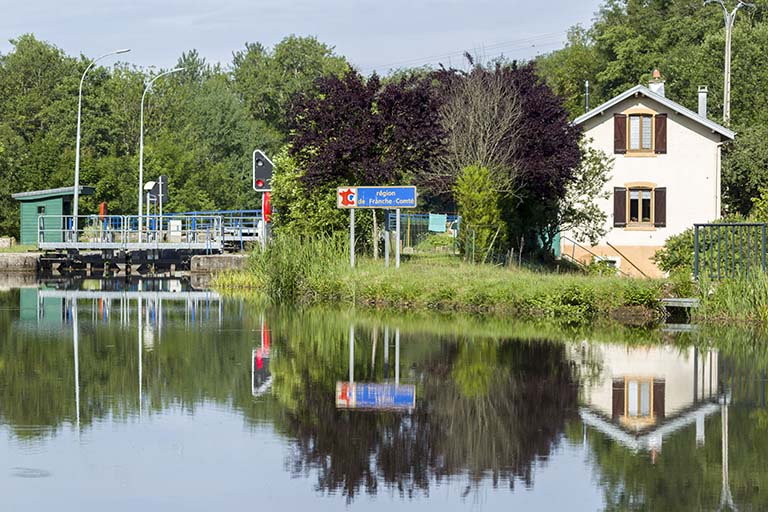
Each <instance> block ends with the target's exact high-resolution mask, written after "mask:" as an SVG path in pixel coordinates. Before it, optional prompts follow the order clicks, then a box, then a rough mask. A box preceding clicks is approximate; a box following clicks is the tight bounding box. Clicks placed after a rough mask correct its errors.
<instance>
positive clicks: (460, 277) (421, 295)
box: [214, 237, 663, 322]
mask: <svg viewBox="0 0 768 512" xmlns="http://www.w3.org/2000/svg"><path fill="white" fill-rule="evenodd" d="M348 250H349V246H348V244H347V242H346V240H345V238H344V237H338V238H336V237H313V238H301V239H300V238H295V237H291V238H288V237H277V238H276V239H275V240H274V242H273V243H272V244H270V246H269V247H268V248H267V249H266V250H264V251H262V250H256V251H255V252H254V253H253V256H252V260H251V266H250V269H249V270H248V272H247V273H246V274H243V275H238V274H230V275H224V276H222V277H220V278H217V279H216V280H215V282H214V286H216V287H218V288H223V289H230V290H231V289H238V288H240V289H242V288H252V289H254V290H256V291H258V292H259V293H260V294H262V295H263V296H265V297H267V298H268V300H270V301H271V302H273V303H275V304H289V305H290V304H301V305H309V304H336V305H338V304H348V305H356V306H363V307H370V308H383V309H392V310H398V311H418V310H421V311H425V310H433V311H444V312H452V311H456V312H461V311H463V312H471V313H493V314H502V315H515V316H517V317H520V318H553V319H557V320H560V321H565V322H583V321H588V320H592V319H594V318H596V317H600V316H603V317H607V316H610V315H612V314H614V313H617V312H622V313H623V314H626V313H627V312H629V314H630V315H634V316H635V317H636V318H634V319H637V318H638V317H640V318H639V319H640V320H643V321H647V320H652V319H654V318H658V317H659V316H660V310H659V305H658V299H659V298H660V297H661V294H662V285H663V282H661V281H654V280H647V279H643V280H640V279H625V278H615V277H601V276H584V275H573V274H552V273H545V272H532V271H530V270H522V269H517V268H508V267H497V266H493V265H474V264H469V263H464V262H462V261H460V260H459V259H457V258H455V257H450V256H443V257H413V258H411V259H410V260H408V261H404V262H403V264H402V266H401V268H399V269H395V268H394V266H390V268H384V265H383V262H382V261H381V260H378V261H373V260H371V259H368V258H360V259H359V261H358V265H357V268H355V269H354V270H352V269H350V268H349V260H348ZM634 319H633V320H634Z"/></svg>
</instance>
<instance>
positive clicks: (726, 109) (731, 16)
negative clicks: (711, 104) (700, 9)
mask: <svg viewBox="0 0 768 512" xmlns="http://www.w3.org/2000/svg"><path fill="white" fill-rule="evenodd" d="M707 4H719V5H720V7H722V8H723V14H724V17H725V78H724V81H725V83H724V85H723V124H724V125H725V126H728V125H729V124H730V122H731V33H732V32H733V24H734V23H735V22H736V13H737V12H738V10H739V9H741V8H742V7H754V6H755V4H750V3H747V2H743V1H742V0H739V3H738V4H736V7H734V8H733V11H731V12H728V8H727V7H726V6H725V3H724V2H723V0H704V5H705V6H706V5H707Z"/></svg>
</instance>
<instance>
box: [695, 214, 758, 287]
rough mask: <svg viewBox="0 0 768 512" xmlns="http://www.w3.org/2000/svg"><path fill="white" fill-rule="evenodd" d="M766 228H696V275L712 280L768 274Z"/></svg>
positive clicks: (729, 225) (747, 225) (746, 225)
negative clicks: (767, 265) (758, 273)
mask: <svg viewBox="0 0 768 512" xmlns="http://www.w3.org/2000/svg"><path fill="white" fill-rule="evenodd" d="M766 227H768V224H760V223H723V224H694V225H693V275H694V277H695V278H697V279H698V277H699V276H700V275H702V274H703V275H706V276H708V277H709V278H711V279H722V278H723V277H726V278H730V277H738V276H743V275H746V274H749V273H750V272H754V271H756V270H760V271H763V272H765V271H766V234H767V232H766Z"/></svg>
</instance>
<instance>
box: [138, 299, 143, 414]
mask: <svg viewBox="0 0 768 512" xmlns="http://www.w3.org/2000/svg"><path fill="white" fill-rule="evenodd" d="M138 303H139V418H141V409H142V400H141V396H142V393H143V389H142V386H143V382H142V361H141V358H142V353H141V348H142V347H143V346H144V318H143V316H142V311H141V310H142V307H141V306H142V304H141V297H139V299H138Z"/></svg>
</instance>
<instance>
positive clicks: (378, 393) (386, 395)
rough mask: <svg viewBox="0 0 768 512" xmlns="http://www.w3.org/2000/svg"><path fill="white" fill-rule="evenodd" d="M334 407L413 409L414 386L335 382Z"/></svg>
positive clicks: (414, 402) (414, 401)
mask: <svg viewBox="0 0 768 512" xmlns="http://www.w3.org/2000/svg"><path fill="white" fill-rule="evenodd" d="M336 407H338V408H340V409H390V410H392V409H406V410H408V409H413V408H414V407H416V386H414V385H413V384H400V385H395V384H376V383H363V382H337V383H336Z"/></svg>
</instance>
